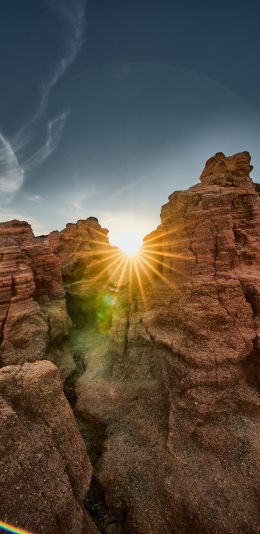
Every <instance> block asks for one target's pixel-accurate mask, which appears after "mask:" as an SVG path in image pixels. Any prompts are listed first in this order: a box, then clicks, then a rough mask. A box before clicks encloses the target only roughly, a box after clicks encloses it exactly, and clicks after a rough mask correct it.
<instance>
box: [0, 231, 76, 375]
mask: <svg viewBox="0 0 260 534" xmlns="http://www.w3.org/2000/svg"><path fill="white" fill-rule="evenodd" d="M69 325H70V320H69V317H68V314H67V310H66V304H65V298H64V289H63V285H62V277H61V269H60V265H59V261H58V259H57V257H56V256H55V254H53V252H52V251H51V249H50V248H49V247H48V246H47V245H46V244H45V243H44V242H43V241H40V240H38V239H36V238H35V237H34V235H33V233H32V230H31V227H30V225H29V224H27V223H25V222H21V221H11V222H9V223H1V224H0V331H1V341H2V343H1V362H2V365H10V364H18V363H23V362H25V361H35V360H39V359H42V358H44V357H45V355H46V352H47V349H48V345H49V343H50V342H53V341H55V340H60V339H62V337H63V336H66V335H68V332H69Z"/></svg>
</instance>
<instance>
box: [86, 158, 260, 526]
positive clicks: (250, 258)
mask: <svg viewBox="0 0 260 534" xmlns="http://www.w3.org/2000/svg"><path fill="white" fill-rule="evenodd" d="M251 169H252V167H251V165H250V156H249V154H248V153H246V152H244V153H242V154H237V155H235V156H232V157H228V158H226V157H225V156H224V154H217V155H216V156H215V157H213V158H211V159H210V160H209V161H208V162H207V164H206V167H205V169H204V171H203V173H202V176H201V184H199V185H196V186H194V187H192V188H190V189H189V190H188V191H185V192H177V193H174V194H173V195H171V196H170V197H169V202H168V204H166V205H165V206H163V208H162V213H161V225H160V226H159V227H158V228H157V230H155V231H154V232H152V233H151V234H150V235H149V236H147V237H146V238H145V240H144V247H143V251H142V254H141V257H140V261H139V264H138V267H137V272H138V273H139V274H138V275H133V276H132V291H129V285H130V283H131V280H129V283H128V284H121V286H120V284H119V286H118V292H117V293H116V297H115V299H114V300H113V304H112V308H113V309H112V314H111V327H110V329H109V332H108V349H107V350H103V348H102V347H100V337H99V333H98V327H97V332H96V341H95V340H94V341H93V336H92V342H90V343H89V341H87V339H88V336H89V329H88V321H87V319H86V325H85V330H84V331H85V338H86V345H85V349H86V350H85V353H84V342H83V344H82V342H81V350H82V354H83V359H84V366H83V371H84V369H85V372H83V373H82V376H81V377H80V378H78V379H77V380H76V382H75V390H76V407H75V413H76V415H77V417H78V420H79V425H80V427H81V429H82V431H83V433H84V428H89V429H90V433H89V434H88V435H86V434H85V439H86V442H87V445H88V450H89V454H90V457H91V458H92V461H93V463H94V464H95V476H96V477H97V479H98V480H99V483H100V484H101V485H102V487H103V489H104V491H105V499H106V505H107V508H108V510H109V514H110V517H111V518H112V519H111V520H112V521H113V522H114V523H115V526H114V528H115V532H137V533H142V534H145V533H146V532H151V533H157V532H176V533H177V532H178V533H179V532H191V531H192V532H218V533H219V532H223V533H235V532H248V533H249V532H259V507H258V503H259V489H258V488H259V487H260V486H259V461H260V450H259V449H260V444H259V437H260V433H259V432H260V422H259V408H260V398H259V390H258V387H259V349H260V346H259V339H260V337H259V333H260V332H259V323H260V305H259V302H260V300H259V295H260V285H259V284H260V255H259V254H260V202H259V196H258V194H257V193H256V188H255V186H254V184H253V183H252V181H251V178H250V176H249V173H250V170H251ZM118 278H119V276H118ZM96 313H97V314H98V310H97V309H96ZM92 327H93V325H92ZM81 336H83V338H84V335H83V333H82V330H81Z"/></svg>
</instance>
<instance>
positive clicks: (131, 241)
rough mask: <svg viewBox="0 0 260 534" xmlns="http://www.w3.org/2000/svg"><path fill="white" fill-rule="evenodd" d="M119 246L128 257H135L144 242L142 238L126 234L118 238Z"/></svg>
mask: <svg viewBox="0 0 260 534" xmlns="http://www.w3.org/2000/svg"><path fill="white" fill-rule="evenodd" d="M117 246H118V248H120V250H121V251H122V252H123V254H124V255H125V256H127V257H128V258H134V257H135V256H137V255H138V253H139V251H140V249H141V246H142V243H141V240H140V239H139V238H138V237H137V236H135V235H132V234H126V235H123V236H120V239H118V240H117Z"/></svg>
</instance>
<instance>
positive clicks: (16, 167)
mask: <svg viewBox="0 0 260 534" xmlns="http://www.w3.org/2000/svg"><path fill="white" fill-rule="evenodd" d="M45 1H46V3H47V4H48V6H49V8H50V9H51V10H52V11H53V12H54V13H55V14H56V16H58V17H59V18H60V19H62V20H63V21H64V22H65V23H66V29H67V33H66V39H65V43H64V53H63V55H62V58H61V59H60V60H59V61H58V62H57V64H56V67H55V69H54V72H53V73H52V74H51V76H50V78H49V80H48V81H47V82H46V83H44V84H43V86H42V93H41V98H40V102H39V105H38V108H37V110H36V112H35V114H34V115H33V117H32V119H31V120H30V121H29V122H28V123H27V124H25V125H24V126H23V128H22V129H21V130H20V132H18V134H17V135H16V137H15V141H14V143H13V145H12V144H11V142H10V141H9V140H8V139H7V138H6V137H5V136H4V135H3V134H1V133H0V195H1V198H0V204H3V203H6V202H10V201H11V200H12V199H13V197H14V195H15V194H16V193H17V192H18V191H19V190H20V189H21V187H22V186H23V184H24V180H25V173H26V171H30V170H31V169H33V168H35V167H37V166H39V165H41V164H42V163H44V162H45V161H46V160H47V159H48V157H49V156H50V155H51V154H52V153H53V151H54V150H55V149H56V148H57V146H58V143H59V140H60V137H61V133H62V130H63V128H64V126H65V124H66V120H67V117H68V114H69V113H68V112H67V111H66V112H65V111H62V112H61V113H60V114H59V115H58V116H56V117H55V118H53V119H51V120H49V121H48V123H47V137H46V141H45V143H44V145H42V146H41V147H40V148H39V149H38V150H36V152H35V153H34V154H33V155H32V156H31V157H30V158H29V159H28V160H27V161H25V162H24V164H23V163H20V162H19V160H18V155H17V154H18V152H19V153H20V152H22V149H24V148H25V147H26V146H28V145H29V144H30V140H31V130H33V129H34V128H35V126H36V125H37V123H38V122H39V121H40V119H41V118H42V116H43V114H44V112H45V110H46V107H47V104H48V100H49V96H50V93H51V91H52V89H53V88H54V87H55V85H56V84H57V82H58V81H59V79H60V78H61V77H62V76H64V74H65V72H66V71H67V69H68V68H69V67H70V65H71V64H72V63H73V62H74V61H75V59H76V57H77V55H78V53H79V52H80V49H81V47H82V45H83V42H84V28H85V12H86V5H87V0H74V1H73V2H71V1H70V0H56V1H55V3H54V2H52V1H51V0H45ZM15 147H17V148H15ZM19 159H22V157H20V158H19Z"/></svg>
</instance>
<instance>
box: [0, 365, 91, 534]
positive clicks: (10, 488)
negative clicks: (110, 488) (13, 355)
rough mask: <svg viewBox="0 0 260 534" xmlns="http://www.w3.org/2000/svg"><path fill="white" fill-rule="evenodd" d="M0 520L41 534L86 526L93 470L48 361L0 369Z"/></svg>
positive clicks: (70, 532) (58, 533) (72, 531)
mask: <svg viewBox="0 0 260 534" xmlns="http://www.w3.org/2000/svg"><path fill="white" fill-rule="evenodd" d="M0 403H1V413H0V428H1V445H0V450H1V454H0V466H1V468H0V492H1V500H0V517H1V520H2V521H4V522H7V523H9V524H13V525H17V526H18V527H20V528H23V529H28V530H29V531H32V532H35V533H40V532H48V533H49V534H62V533H64V534H75V533H79V534H80V533H83V532H85V533H87V532H93V533H94V532H95V529H94V527H93V529H92V527H91V524H90V523H89V528H87V527H86V525H87V522H88V518H87V516H86V513H85V511H84V507H83V499H84V498H85V496H86V494H87V492H88V488H89V484H90V480H91V474H92V469H91V466H90V463H89V461H88V458H87V456H86V452H85V446H84V443H83V440H82V438H81V437H80V434H79V432H78V430H77V427H76V424H75V421H74V417H73V412H72V411H71V408H70V407H69V404H68V403H67V401H66V399H65V397H64V395H63V391H62V384H61V381H60V378H59V372H58V369H57V368H56V367H55V366H54V365H53V364H51V363H50V362H47V361H41V362H35V363H25V364H24V365H23V366H7V367H4V368H2V369H1V370H0Z"/></svg>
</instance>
